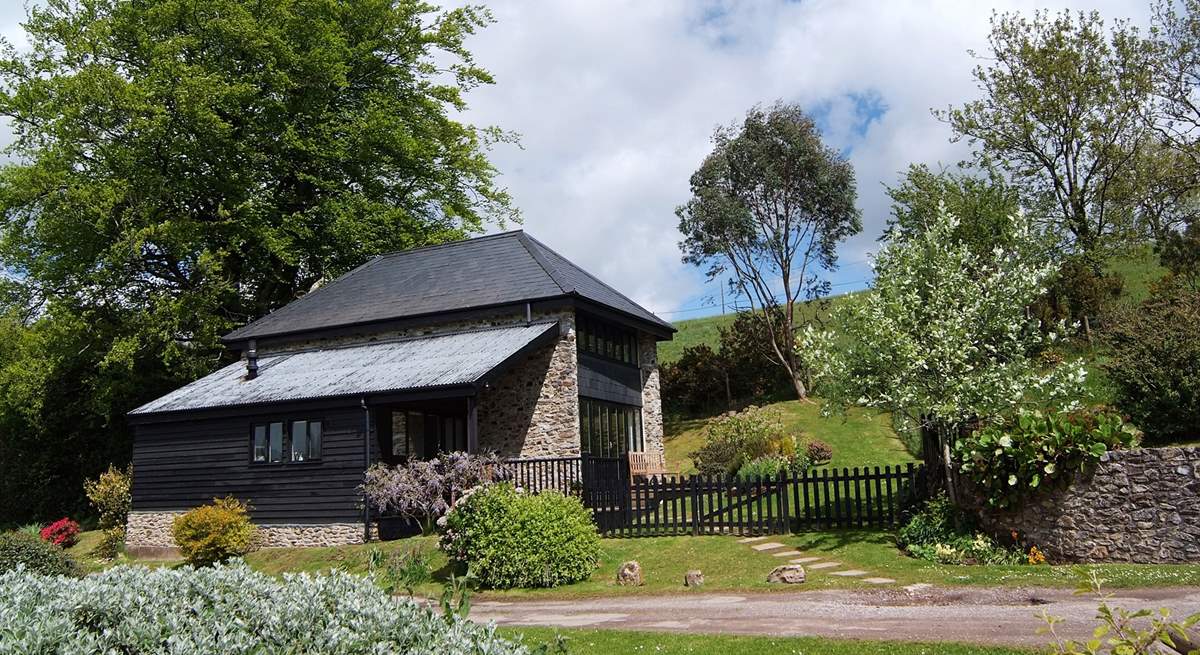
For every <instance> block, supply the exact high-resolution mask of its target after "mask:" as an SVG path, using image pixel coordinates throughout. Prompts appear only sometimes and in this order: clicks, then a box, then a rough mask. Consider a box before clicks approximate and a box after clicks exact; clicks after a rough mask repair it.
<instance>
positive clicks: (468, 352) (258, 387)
mask: <svg viewBox="0 0 1200 655" xmlns="http://www.w3.org/2000/svg"><path fill="white" fill-rule="evenodd" d="M558 330H559V327H558V323H557V322H541V323H532V324H529V325H516V326H505V327H495V328H482V329H478V330H472V331H465V332H456V333H450V334H443V335H433V336H426V337H416V338H409V339H396V340H391V341H376V342H372V343H369V344H359V345H350V346H339V347H332V348H321V349H314V350H299V351H292V352H280V353H272V354H267V355H263V356H261V357H259V358H258V376H257V377H255V378H254V379H252V380H247V379H246V363H245V361H244V360H243V361H238V362H235V363H233V364H230V365H229V366H226V367H224V368H222V369H221V370H219V371H217V372H215V373H212V374H211V375H208V376H207V377H203V378H201V379H199V380H196V381H195V382H192V383H191V384H188V385H186V386H184V387H181V388H179V389H176V390H175V391H172V392H171V393H169V394H167V395H165V396H163V397H161V398H159V399H157V400H153V401H151V402H148V403H146V404H145V405H142V406H141V407H138V408H137V409H135V410H133V411H132V412H130V413H129V414H130V416H145V415H151V414H162V413H167V412H186V411H192V410H199V409H211V408H218V407H236V406H244V405H258V404H266V403H277V402H286V401H296V400H308V399H317V398H331V397H339V396H359V395H364V394H380V393H402V392H406V391H418V390H426V389H438V388H446V387H457V386H464V387H466V386H469V385H472V384H476V383H479V382H481V381H484V380H486V379H487V378H488V377H490V376H491V375H493V374H494V373H498V372H499V371H500V370H502V369H503V368H505V367H506V365H507V364H509V363H511V362H513V361H515V360H516V359H517V358H518V357H520V356H522V355H523V354H525V353H527V352H529V351H530V350H531V349H533V348H536V347H538V346H540V345H542V344H544V343H548V342H549V341H551V340H553V339H554V338H556V337H557V335H558Z"/></svg>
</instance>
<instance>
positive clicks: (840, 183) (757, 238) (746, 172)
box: [676, 102, 862, 398]
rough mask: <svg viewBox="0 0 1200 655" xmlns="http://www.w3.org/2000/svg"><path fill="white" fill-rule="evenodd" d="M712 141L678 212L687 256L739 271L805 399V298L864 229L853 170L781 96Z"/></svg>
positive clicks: (710, 269)
mask: <svg viewBox="0 0 1200 655" xmlns="http://www.w3.org/2000/svg"><path fill="white" fill-rule="evenodd" d="M713 141H714V144H715V147H714V148H713V152H712V154H710V155H709V156H708V157H707V158H706V159H705V160H704V162H703V164H701V166H700V169H699V170H697V171H696V172H695V173H694V174H693V175H692V177H691V189H692V198H691V199H690V200H688V202H687V203H686V204H684V205H681V206H680V207H679V208H677V209H676V214H677V215H678V216H679V231H680V232H681V233H683V236H684V239H683V241H682V242H681V243H680V248H681V249H682V250H683V261H684V262H686V263H690V264H694V265H696V266H704V267H707V269H706V272H707V275H708V277H709V278H710V279H719V278H722V277H724V276H725V275H727V274H728V275H729V276H730V281H729V284H730V287H731V288H732V290H733V291H734V292H735V293H736V294H738V295H739V296H740V297H742V298H745V299H746V300H747V301H748V302H749V304H750V309H751V311H752V312H754V314H755V315H756V316H757V317H758V318H759V320H761V321H762V323H763V325H764V327H765V329H763V330H761V333H762V334H763V335H765V337H766V338H767V339H769V346H770V351H771V354H772V355H773V360H774V362H775V363H776V364H778V365H779V366H782V367H783V368H784V369H785V370H786V371H787V374H788V376H789V377H790V378H791V380H792V385H793V386H794V387H795V390H796V394H797V395H798V396H799V397H800V398H806V397H807V396H808V390H807V387H806V386H805V384H804V371H803V370H802V362H801V360H800V359H799V358H798V357H797V355H796V352H795V348H794V347H793V344H792V342H793V339H794V335H795V330H796V325H795V324H796V319H797V316H796V313H797V312H796V310H797V304H799V303H801V302H804V301H806V300H813V299H816V298H819V297H821V296H824V295H827V294H828V293H829V289H830V286H829V282H828V280H826V279H825V278H824V277H823V274H824V273H825V272H826V271H830V270H833V269H834V268H835V267H836V266H837V244H838V243H840V242H841V241H842V240H844V239H846V238H847V237H849V236H851V235H853V234H857V233H858V232H859V231H861V230H862V221H861V218H860V216H859V212H858V210H857V209H856V208H855V206H854V200H855V182H854V169H853V168H852V167H851V166H850V164H849V162H847V161H846V160H845V158H844V157H842V156H841V155H840V154H839V153H838V152H836V151H835V150H833V149H832V148H829V147H828V146H826V145H825V144H824V143H822V142H821V136H820V133H819V132H818V131H817V128H816V125H815V124H814V123H813V121H812V119H810V118H809V117H808V116H806V115H805V114H804V112H803V111H802V110H801V109H800V107H798V106H796V105H791V104H784V103H782V102H777V103H775V104H774V105H772V106H771V107H770V108H767V109H764V108H762V107H755V108H754V109H751V110H750V111H749V112H748V113H747V114H746V118H745V120H744V121H742V123H741V124H740V125H736V124H735V125H731V126H729V127H721V128H718V129H717V130H716V132H715V133H714V134H713ZM776 308H779V309H782V313H778V312H774V311H773V310H774V309H776ZM776 317H781V318H776ZM780 320H781V321H782V323H783V324H782V325H778V324H777V323H778V322H779V321H780Z"/></svg>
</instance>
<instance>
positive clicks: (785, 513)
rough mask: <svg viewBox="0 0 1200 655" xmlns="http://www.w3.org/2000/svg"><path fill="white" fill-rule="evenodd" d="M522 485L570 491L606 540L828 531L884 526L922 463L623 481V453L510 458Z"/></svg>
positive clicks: (912, 494)
mask: <svg viewBox="0 0 1200 655" xmlns="http://www.w3.org/2000/svg"><path fill="white" fill-rule="evenodd" d="M507 464H508V466H509V467H510V468H509V474H510V475H511V477H512V478H513V480H514V482H515V483H516V484H517V485H518V486H521V487H522V488H524V489H526V490H528V491H532V492H540V491H545V490H555V491H559V492H562V493H565V494H570V495H575V496H578V497H580V498H581V499H582V501H583V503H584V505H586V506H587V507H588V508H590V509H591V510H592V513H593V517H594V518H595V521H596V525H597V526H598V527H599V529H600V532H601V534H604V535H605V536H612V537H647V536H668V535H708V534H738V535H763V534H782V533H786V532H792V531H795V532H802V531H809V530H822V529H828V528H892V527H895V526H896V525H897V524H898V523H899V522H900V521H901V520H902V517H903V515H904V513H905V512H906V510H907V509H908V508H910V507H911V506H912V505H913V504H914V503H915V502H916V501H918V500H920V498H921V493H922V491H923V490H924V489H925V484H924V467H923V466H921V465H913V464H906V465H904V466H884V467H878V466H876V467H871V468H862V469H859V468H854V469H847V468H843V469H828V468H823V469H815V470H811V471H806V472H804V473H802V474H800V475H798V476H791V475H782V476H779V477H778V478H775V479H750V480H745V479H738V478H734V477H728V476H706V475H691V476H677V475H667V476H654V477H650V478H636V479H632V480H631V479H630V476H629V467H628V462H627V461H626V460H624V459H623V458H600V457H582V458H579V457H573V458H572V457H563V458H542V459H531V460H512V461H510V462H508V463H507Z"/></svg>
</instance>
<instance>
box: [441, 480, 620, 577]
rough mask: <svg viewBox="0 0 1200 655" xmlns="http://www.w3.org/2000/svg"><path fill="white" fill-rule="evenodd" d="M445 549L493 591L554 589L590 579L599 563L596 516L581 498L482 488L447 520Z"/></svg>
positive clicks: (502, 486) (501, 487) (503, 485)
mask: <svg viewBox="0 0 1200 655" xmlns="http://www.w3.org/2000/svg"><path fill="white" fill-rule="evenodd" d="M444 524H445V529H444V532H443V534H442V538H441V547H442V549H443V550H444V551H445V552H446V553H447V555H449V557H450V559H451V561H452V562H454V563H456V564H457V565H459V566H460V567H466V568H467V570H468V571H469V573H470V575H472V576H474V577H475V578H476V579H477V580H478V581H479V582H480V584H482V585H483V586H485V587H490V588H494V589H509V588H512V587H554V586H558V585H561V584H569V583H572V582H578V581H580V580H584V579H586V578H587V577H588V576H590V575H591V574H592V571H594V570H595V568H596V564H597V562H599V559H600V537H599V535H598V534H597V532H596V526H595V524H594V523H592V517H591V513H590V512H589V511H588V510H587V509H585V508H584V506H583V504H582V503H580V502H579V499H577V498H570V497H567V496H563V495H562V494H559V493H557V492H553V491H547V492H543V493H540V494H537V495H530V494H525V493H521V492H519V491H517V490H516V489H515V488H514V487H513V486H512V485H511V484H509V483H500V484H494V485H489V486H486V487H480V488H479V489H477V490H475V491H474V492H473V493H469V494H466V495H464V497H463V498H462V499H461V500H460V501H459V502H458V504H456V505H455V506H454V508H453V509H452V510H451V511H450V513H449V514H447V515H446V517H445V519H444Z"/></svg>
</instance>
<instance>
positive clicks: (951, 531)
mask: <svg viewBox="0 0 1200 655" xmlns="http://www.w3.org/2000/svg"><path fill="white" fill-rule="evenodd" d="M896 544H897V545H898V546H899V547H900V548H902V549H904V551H905V552H907V553H908V554H909V555H912V556H913V557H916V558H918V559H923V560H928V561H931V562H938V563H940V564H1022V563H1024V562H1025V556H1024V555H1023V554H1022V553H1021V552H1020V551H1019V550H1016V549H1014V548H1006V547H1004V546H1002V545H1001V544H999V543H997V542H996V540H994V539H992V538H991V537H989V536H987V535H985V534H983V533H981V532H977V531H976V530H975V523H974V521H973V520H972V518H971V517H970V516H968V515H967V514H966V513H965V512H963V511H962V510H960V509H959V508H958V507H956V506H955V505H954V503H952V502H950V499H949V498H947V497H946V496H945V495H944V494H943V495H940V496H938V497H936V498H933V499H930V500H929V501H927V502H926V503H925V505H924V506H923V507H922V508H921V509H920V510H919V511H917V512H916V513H914V514H913V516H912V518H910V519H909V520H908V522H907V523H905V524H904V525H903V526H902V527H901V528H900V530H899V531H898V533H897V534H896Z"/></svg>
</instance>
